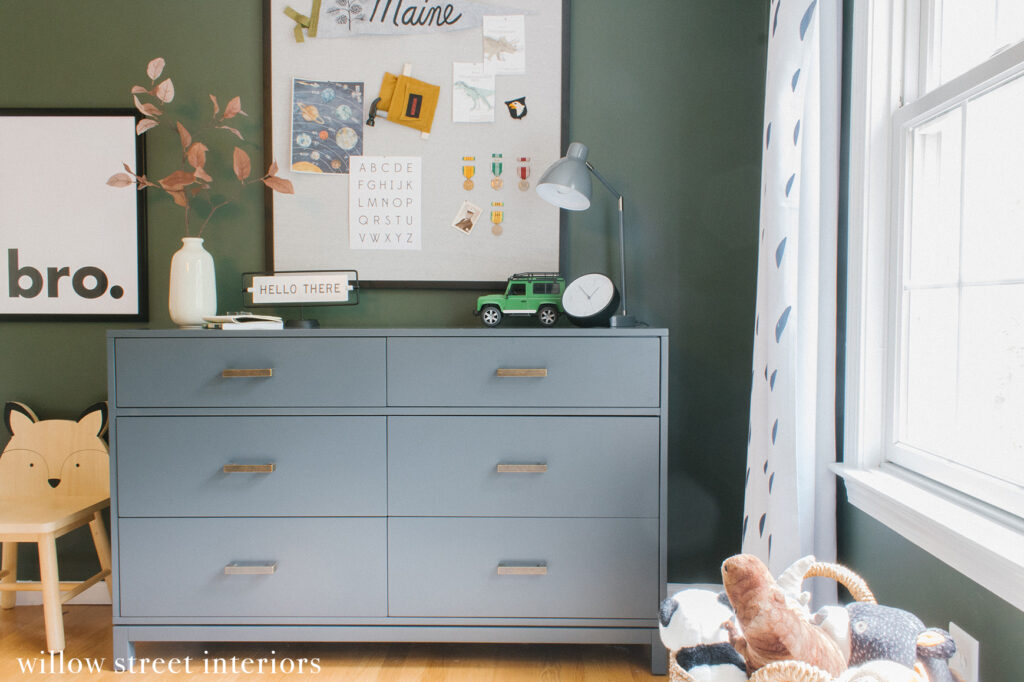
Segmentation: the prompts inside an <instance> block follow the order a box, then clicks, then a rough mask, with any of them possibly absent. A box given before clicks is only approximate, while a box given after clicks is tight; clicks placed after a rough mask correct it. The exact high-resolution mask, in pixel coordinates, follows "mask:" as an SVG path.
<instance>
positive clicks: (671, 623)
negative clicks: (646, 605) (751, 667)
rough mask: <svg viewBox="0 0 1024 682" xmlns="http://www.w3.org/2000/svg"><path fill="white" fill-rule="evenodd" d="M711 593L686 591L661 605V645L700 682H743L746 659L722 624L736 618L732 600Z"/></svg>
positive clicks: (659, 612)
mask: <svg viewBox="0 0 1024 682" xmlns="http://www.w3.org/2000/svg"><path fill="white" fill-rule="evenodd" d="M723 597H724V595H723V594H717V593H715V592H712V591H711V590H698V589H689V590H682V591H681V592H677V593H676V594H674V595H672V596H671V597H669V598H668V599H666V600H664V601H663V602H661V608H660V609H659V610H658V630H659V632H660V634H661V642H662V644H664V645H665V648H666V649H668V650H669V652H671V654H672V655H674V656H675V658H676V662H677V663H678V664H679V666H680V667H681V668H682V669H683V670H685V671H687V672H688V673H689V674H690V676H691V677H692V678H693V679H694V680H696V681H697V682H743V681H744V680H746V679H747V675H746V672H745V671H746V666H745V664H744V661H743V658H742V657H741V656H740V655H739V654H738V653H737V652H736V649H734V648H733V647H732V645H730V644H729V641H728V640H729V636H728V634H727V633H726V631H725V629H724V628H723V627H722V623H723V622H724V621H726V620H729V619H731V618H732V617H733V612H732V609H731V608H730V607H729V602H728V599H723Z"/></svg>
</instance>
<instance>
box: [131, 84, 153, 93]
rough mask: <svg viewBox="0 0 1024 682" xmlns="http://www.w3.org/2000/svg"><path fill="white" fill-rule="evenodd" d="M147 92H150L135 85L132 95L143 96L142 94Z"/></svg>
mask: <svg viewBox="0 0 1024 682" xmlns="http://www.w3.org/2000/svg"><path fill="white" fill-rule="evenodd" d="M147 92H149V90H147V89H146V88H144V87H142V86H141V85H133V86H132V94H133V95H142V94H145V93H147Z"/></svg>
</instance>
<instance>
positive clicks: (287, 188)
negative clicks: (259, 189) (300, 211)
mask: <svg viewBox="0 0 1024 682" xmlns="http://www.w3.org/2000/svg"><path fill="white" fill-rule="evenodd" d="M263 184H264V185H266V186H267V187H269V188H270V189H272V190H274V191H275V192H280V193H281V194H295V188H294V187H292V183H291V181H289V180H285V179H284V178H279V177H277V176H275V175H272V176H270V177H269V178H263Z"/></svg>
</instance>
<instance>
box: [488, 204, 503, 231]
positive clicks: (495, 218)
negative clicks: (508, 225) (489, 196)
mask: <svg viewBox="0 0 1024 682" xmlns="http://www.w3.org/2000/svg"><path fill="white" fill-rule="evenodd" d="M504 206H505V203H504V202H502V201H492V202H491V223H493V225H491V234H493V235H494V236H498V235H499V234H501V233H502V232H504V230H503V229H502V227H501V221H503V220H504V219H505V211H504V209H503V207H504Z"/></svg>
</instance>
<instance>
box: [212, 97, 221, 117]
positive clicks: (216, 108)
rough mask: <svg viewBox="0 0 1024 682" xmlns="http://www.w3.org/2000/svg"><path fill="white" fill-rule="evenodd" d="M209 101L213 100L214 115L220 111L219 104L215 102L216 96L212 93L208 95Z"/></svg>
mask: <svg viewBox="0 0 1024 682" xmlns="http://www.w3.org/2000/svg"><path fill="white" fill-rule="evenodd" d="M210 101H212V102H213V115H214V116H216V115H217V114H219V113H220V105H219V104H217V98H216V97H214V96H213V95H210Z"/></svg>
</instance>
